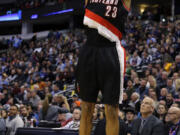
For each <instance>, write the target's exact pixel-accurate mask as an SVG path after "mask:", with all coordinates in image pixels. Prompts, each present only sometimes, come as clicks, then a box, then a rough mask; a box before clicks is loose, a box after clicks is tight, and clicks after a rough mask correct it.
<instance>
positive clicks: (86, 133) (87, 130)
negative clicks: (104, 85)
mask: <svg viewBox="0 0 180 135" xmlns="http://www.w3.org/2000/svg"><path fill="white" fill-rule="evenodd" d="M94 107H95V103H90V102H85V101H82V104H81V109H82V113H81V121H80V129H79V135H90V134H91V129H92V118H93V112H94Z"/></svg>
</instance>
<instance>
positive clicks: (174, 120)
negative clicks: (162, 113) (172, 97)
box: [167, 107, 180, 135]
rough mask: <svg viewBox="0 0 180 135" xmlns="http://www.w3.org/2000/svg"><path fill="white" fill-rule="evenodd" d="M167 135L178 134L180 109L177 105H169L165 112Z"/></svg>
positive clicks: (179, 132) (179, 130) (179, 131)
mask: <svg viewBox="0 0 180 135" xmlns="http://www.w3.org/2000/svg"><path fill="white" fill-rule="evenodd" d="M167 122H168V123H169V125H168V131H167V134H168V135H179V134H180V109H179V108H177V107H171V108H169V110H168V113H167Z"/></svg>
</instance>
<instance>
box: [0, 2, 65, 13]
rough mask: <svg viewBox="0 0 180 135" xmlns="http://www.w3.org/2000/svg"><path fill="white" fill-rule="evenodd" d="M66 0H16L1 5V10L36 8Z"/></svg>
mask: <svg viewBox="0 0 180 135" xmlns="http://www.w3.org/2000/svg"><path fill="white" fill-rule="evenodd" d="M64 2H65V0H16V1H15V2H12V3H8V4H3V5H1V7H0V11H2V12H7V11H9V10H10V11H12V12H16V11H17V10H20V9H21V10H22V9H35V8H40V7H44V6H54V5H57V4H64Z"/></svg>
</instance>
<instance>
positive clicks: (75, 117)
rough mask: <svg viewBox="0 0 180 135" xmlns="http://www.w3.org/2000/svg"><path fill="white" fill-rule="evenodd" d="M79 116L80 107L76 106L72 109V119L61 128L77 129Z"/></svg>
mask: <svg viewBox="0 0 180 135" xmlns="http://www.w3.org/2000/svg"><path fill="white" fill-rule="evenodd" d="M80 118H81V108H79V107H76V108H74V110H73V116H72V121H70V122H68V123H67V124H66V125H65V126H63V127H62V128H61V129H73V130H78V129H79V126H80Z"/></svg>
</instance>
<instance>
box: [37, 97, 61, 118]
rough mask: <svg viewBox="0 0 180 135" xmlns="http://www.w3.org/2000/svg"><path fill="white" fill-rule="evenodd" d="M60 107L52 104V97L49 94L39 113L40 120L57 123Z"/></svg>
mask: <svg viewBox="0 0 180 135" xmlns="http://www.w3.org/2000/svg"><path fill="white" fill-rule="evenodd" d="M59 109H60V107H59V106H57V105H53V104H52V95H51V94H49V95H47V96H46V98H45V99H44V101H43V106H42V109H41V110H40V113H39V119H40V120H47V121H56V120H57V118H58V111H59Z"/></svg>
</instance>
